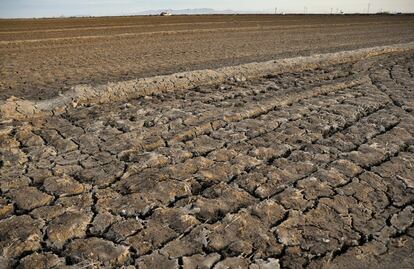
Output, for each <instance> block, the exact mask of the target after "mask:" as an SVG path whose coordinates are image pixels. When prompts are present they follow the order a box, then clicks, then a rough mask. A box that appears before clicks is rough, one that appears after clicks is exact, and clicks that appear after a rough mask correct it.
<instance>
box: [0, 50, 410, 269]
mask: <svg viewBox="0 0 414 269" xmlns="http://www.w3.org/2000/svg"><path fill="white" fill-rule="evenodd" d="M368 54H369V53H368ZM413 76H414V50H413V46H412V45H411V49H410V50H402V51H394V52H390V53H382V54H379V55H373V54H371V56H369V57H366V58H364V59H361V60H358V61H355V60H353V61H344V62H342V63H332V64H329V63H327V64H324V65H320V66H312V68H311V67H309V68H305V69H304V70H296V71H295V70H293V69H292V70H289V71H286V72H283V69H282V71H280V70H279V71H278V72H274V73H272V72H270V73H267V74H263V75H262V76H258V77H255V78H252V77H243V76H240V77H237V76H236V77H233V76H231V77H228V78H226V79H225V80H224V81H222V82H216V83H211V84H205V85H199V86H195V87H191V88H179V87H176V88H175V89H174V90H172V91H168V92H161V91H159V92H153V93H152V94H145V95H142V96H138V95H137V96H136V97H133V98H131V96H129V97H128V98H124V99H122V98H121V99H119V100H113V101H112V102H108V101H106V102H101V103H99V102H97V103H94V102H89V103H87V104H86V103H84V104H81V105H75V104H73V103H67V104H66V105H65V106H64V107H63V108H62V107H56V109H55V110H50V111H47V113H46V112H45V111H35V112H36V113H34V112H33V111H29V110H31V109H32V103H30V102H26V101H25V100H20V99H13V98H12V99H9V103H14V102H16V103H17V102H21V103H19V104H20V106H16V107H12V108H13V109H15V110H13V109H12V110H10V107H9V106H6V105H7V104H8V103H7V102H3V103H1V104H0V111H1V112H2V113H3V114H2V115H0V194H1V196H0V268H124V269H127V268H131V269H132V268H139V269H146V268H148V269H150V268H155V269H157V268H162V269H204V268H206V269H207V268H211V269H230V268H234V269H236V268H238V269H277V268H413V267H414V256H413V253H414V79H413ZM25 97H27V98H28V99H30V96H25ZM59 98H60V97H58V99H59ZM94 98H96V96H94ZM59 100H60V99H59ZM62 100H66V99H62ZM52 104H56V103H52ZM58 105H61V103H59V104H58ZM25 107H26V110H25V109H24V108H25ZM28 111H29V112H28ZM13 113H15V115H16V116H15V117H14V116H13V115H14V114H13Z"/></svg>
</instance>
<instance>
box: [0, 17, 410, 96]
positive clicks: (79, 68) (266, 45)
mask: <svg viewBox="0 0 414 269" xmlns="http://www.w3.org/2000/svg"><path fill="white" fill-rule="evenodd" d="M408 41H414V16H265V15H260V16H258V15H245V16H172V17H108V18H77V19H39V20H0V78H1V79H0V99H6V98H7V97H9V96H11V95H14V96H17V97H25V98H30V99H45V98H50V97H52V96H56V95H57V94H58V93H59V92H64V91H66V90H67V89H68V88H70V86H72V85H76V84H80V83H105V82H108V81H119V80H126V79H131V78H136V77H147V76H153V75H159V74H168V73H175V72H178V71H188V70H194V69H205V68H214V67H219V66H229V65H235V64H240V63H246V62H253V61H265V60H269V59H275V58H284V57H292V56H298V55H311V54H314V53H317V52H333V51H340V50H345V49H355V48H361V47H372V46H375V45H386V44H393V43H404V42H408Z"/></svg>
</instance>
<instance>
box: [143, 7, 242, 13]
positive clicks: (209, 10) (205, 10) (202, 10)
mask: <svg viewBox="0 0 414 269" xmlns="http://www.w3.org/2000/svg"><path fill="white" fill-rule="evenodd" d="M161 12H168V13H171V14H173V15H182V14H190V15H194V14H236V13H240V12H237V11H234V10H231V9H226V10H215V9H212V8H192V9H157V10H146V11H142V12H139V13H137V15H158V14H160V13H161Z"/></svg>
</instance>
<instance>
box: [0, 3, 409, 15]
mask: <svg viewBox="0 0 414 269" xmlns="http://www.w3.org/2000/svg"><path fill="white" fill-rule="evenodd" d="M368 3H371V12H378V11H380V10H381V9H382V10H386V11H391V12H414V0H198V1H195V0H193V1H191V0H164V1H161V0H146V1H145V0H89V1H88V0H0V17H2V18H5V17H53V16H61V15H64V16H73V15H93V16H102V15H123V14H133V13H138V12H140V11H144V10H150V9H170V8H171V9H186V8H214V9H217V10H224V9H232V10H236V11H251V12H272V11H273V10H274V8H275V6H277V7H278V10H279V11H283V12H286V13H291V12H303V10H304V6H307V8H308V13H329V12H330V10H331V8H333V10H334V11H336V9H339V10H343V11H344V12H366V10H367V6H368Z"/></svg>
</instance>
